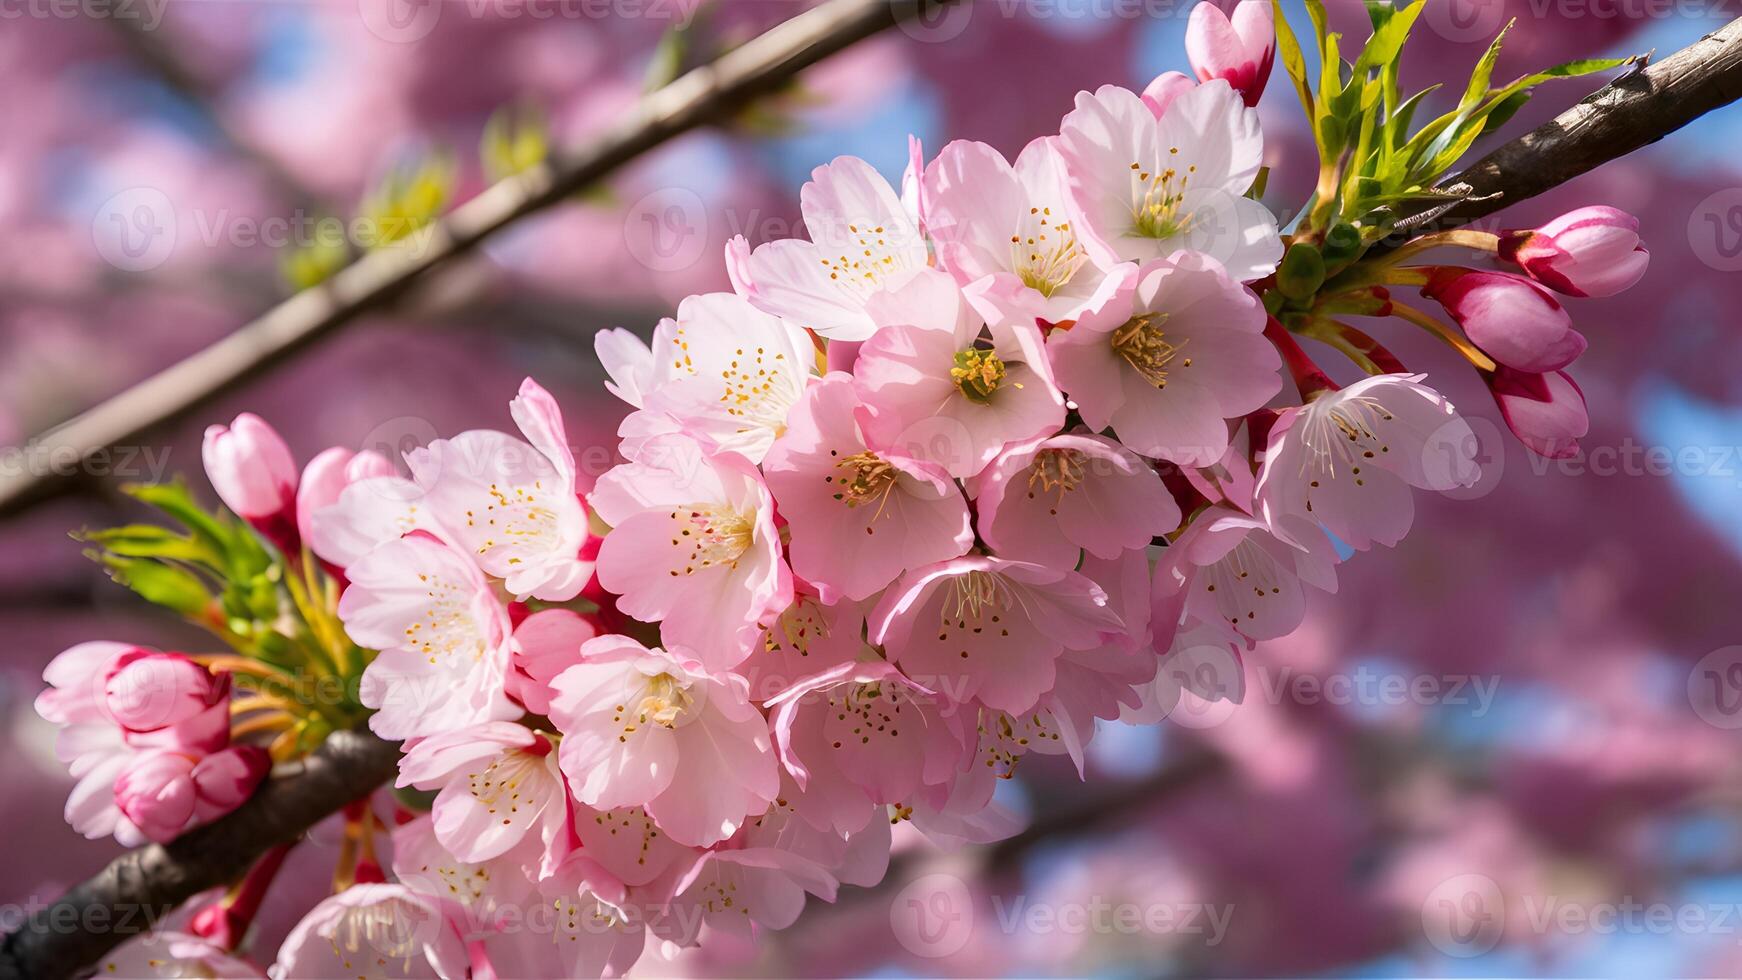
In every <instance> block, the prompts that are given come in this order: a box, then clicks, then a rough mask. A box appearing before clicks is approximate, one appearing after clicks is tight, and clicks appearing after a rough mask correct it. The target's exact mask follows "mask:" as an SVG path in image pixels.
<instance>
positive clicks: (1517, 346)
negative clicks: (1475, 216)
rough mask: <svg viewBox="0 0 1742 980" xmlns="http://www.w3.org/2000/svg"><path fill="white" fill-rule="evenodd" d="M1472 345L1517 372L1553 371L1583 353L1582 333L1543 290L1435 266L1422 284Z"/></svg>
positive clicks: (1516, 279)
mask: <svg viewBox="0 0 1742 980" xmlns="http://www.w3.org/2000/svg"><path fill="white" fill-rule="evenodd" d="M1421 292H1422V295H1423V296H1427V297H1429V298H1431V299H1433V300H1435V301H1437V302H1438V303H1439V304H1440V305H1441V306H1444V307H1445V308H1446V312H1447V313H1450V314H1451V315H1452V319H1454V320H1457V321H1458V325H1459V326H1461V327H1463V328H1464V332H1465V333H1466V334H1469V336H1470V339H1471V340H1472V341H1474V342H1475V344H1476V346H1477V347H1480V348H1482V350H1483V351H1485V352H1486V353H1487V354H1488V355H1489V356H1490V357H1492V358H1494V360H1496V361H1498V362H1499V363H1501V364H1504V365H1505V366H1507V367H1510V368H1515V369H1517V370H1519V371H1527V372H1532V373H1535V372H1543V371H1556V370H1559V369H1560V368H1563V367H1566V366H1567V365H1568V364H1571V363H1572V362H1573V361H1574V360H1575V359H1577V358H1578V356H1579V355H1580V354H1583V353H1584V352H1585V346H1586V341H1585V337H1584V335H1583V334H1581V333H1579V332H1578V331H1577V330H1574V329H1573V321H1572V318H1571V317H1569V316H1567V312H1566V310H1564V309H1562V308H1561V304H1560V303H1559V302H1557V301H1556V300H1555V298H1554V295H1553V294H1552V293H1550V292H1549V291H1548V290H1547V289H1544V288H1543V287H1541V286H1539V285H1537V284H1536V283H1534V282H1532V281H1530V280H1529V279H1526V278H1524V277H1523V276H1514V275H1509V274H1507V273H1504V272H1488V271H1484V270H1478V269H1459V268H1451V267H1446V268H1440V269H1435V270H1434V271H1433V272H1432V273H1431V274H1430V277H1429V281H1428V284H1427V285H1426V286H1423V287H1422V290H1421Z"/></svg>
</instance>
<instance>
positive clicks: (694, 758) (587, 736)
mask: <svg viewBox="0 0 1742 980" xmlns="http://www.w3.org/2000/svg"><path fill="white" fill-rule="evenodd" d="M581 653H582V657H583V659H582V662H581V663H579V664H576V665H575V666H573V667H570V668H568V669H567V670H565V671H563V672H562V674H561V675H559V676H558V677H557V679H556V680H555V681H553V682H552V687H553V688H554V689H555V691H556V696H555V697H554V698H553V699H552V700H551V709H550V710H551V714H550V717H551V720H552V721H554V722H555V723H556V725H557V727H558V728H559V729H560V730H561V732H562V735H563V739H562V744H561V747H560V749H559V750H558V756H559V762H560V764H561V766H562V771H563V774H564V775H566V776H567V777H568V779H569V783H570V786H571V787H572V789H573V792H574V795H575V798H576V799H578V800H580V801H581V802H582V803H585V804H586V805H588V806H590V807H593V808H595V809H600V810H611V809H616V808H619V807H630V806H645V807H647V812H648V814H649V815H650V816H652V817H653V819H654V821H655V822H656V823H657V824H658V825H659V828H660V830H661V831H663V832H664V833H666V834H668V835H670V836H671V838H672V839H673V840H676V841H677V842H678V843H681V844H690V845H694V846H698V847H705V846H708V845H710V844H714V843H716V842H718V841H721V840H724V839H726V838H727V837H730V836H731V835H732V834H733V832H735V831H736V830H737V829H738V827H740V826H742V825H743V822H744V820H745V818H746V817H749V816H753V815H755V814H757V813H761V812H762V811H763V810H764V809H766V808H767V807H768V804H769V803H771V802H773V800H774V796H775V793H776V791H777V790H778V789H779V786H780V778H779V775H778V773H777V771H776V766H775V758H774V752H773V746H772V744H771V740H770V738H769V733H768V724H767V722H766V721H764V720H763V718H762V715H761V714H760V713H759V712H757V710H756V709H755V708H754V707H752V706H751V704H750V702H749V699H748V697H747V693H746V691H745V690H744V687H743V681H742V680H741V679H734V678H731V677H730V676H727V675H714V674H708V673H706V672H704V671H703V670H702V668H701V665H700V664H698V663H695V662H694V661H688V662H686V661H685V660H683V659H680V658H681V657H683V655H684V654H683V651H681V650H678V651H674V652H672V653H668V652H666V651H664V650H661V649H658V648H653V649H648V648H646V647H643V646H641V645H640V644H638V643H636V642H635V641H634V640H631V639H629V638H628V637H623V636H602V637H599V638H598V639H595V640H591V641H589V642H588V643H587V644H586V645H585V646H584V647H582V648H581Z"/></svg>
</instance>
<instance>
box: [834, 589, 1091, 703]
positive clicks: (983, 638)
mask: <svg viewBox="0 0 1742 980" xmlns="http://www.w3.org/2000/svg"><path fill="white" fill-rule="evenodd" d="M869 627H870V635H871V641H872V642H873V643H877V644H880V645H882V646H883V647H884V648H885V649H886V650H888V652H889V658H890V660H891V661H893V662H894V663H896V664H897V665H898V666H900V667H901V668H902V671H903V672H904V673H905V674H907V675H908V676H909V677H912V678H913V679H914V680H916V681H918V682H920V683H922V684H924V685H926V686H927V687H928V688H930V689H932V690H934V691H937V692H938V693H939V694H942V695H943V696H945V697H947V698H949V699H950V700H952V701H956V702H958V703H962V702H967V701H969V700H978V701H979V702H980V703H982V704H984V705H986V706H987V707H990V708H997V709H1000V710H1004V711H1013V712H1021V711H1027V710H1028V709H1029V708H1031V707H1033V706H1034V704H1035V702H1036V701H1038V700H1039V699H1040V696H1041V695H1043V694H1045V693H1046V692H1047V691H1049V690H1051V689H1052V686H1053V678H1054V672H1055V667H1054V662H1055V661H1057V660H1058V658H1059V655H1060V654H1062V653H1063V652H1064V651H1065V650H1067V649H1071V650H1084V649H1088V648H1090V647H1092V646H1096V645H1099V644H1100V642H1101V631H1103V630H1115V629H1118V628H1119V627H1120V622H1119V618H1118V617H1117V616H1116V615H1114V614H1113V612H1112V611H1111V610H1110V609H1108V608H1107V594H1106V593H1105V592H1103V591H1102V590H1101V587H1100V586H1098V585H1096V584H1095V583H1094V582H1092V581H1090V580H1089V579H1087V578H1085V577H1083V576H1082V575H1079V574H1077V573H1076V572H1073V571H1065V570H1063V569H1056V568H1048V567H1046V566H1043V565H1036V564H1033V563H1031V562H1021V561H1006V560H1004V559H1001V558H989V557H983V556H977V555H969V556H966V557H962V558H954V559H950V560H948V561H943V562H939V563H937V564H935V565H929V566H926V567H923V568H918V569H915V570H913V571H910V572H908V573H907V574H905V575H903V576H902V577H901V579H900V580H899V581H897V582H896V583H895V585H894V586H893V587H892V588H891V589H890V590H889V591H888V592H887V593H885V594H884V596H883V599H882V600H881V601H880V602H879V603H878V604H877V608H876V609H875V610H873V611H872V613H871V616H870V619H869Z"/></svg>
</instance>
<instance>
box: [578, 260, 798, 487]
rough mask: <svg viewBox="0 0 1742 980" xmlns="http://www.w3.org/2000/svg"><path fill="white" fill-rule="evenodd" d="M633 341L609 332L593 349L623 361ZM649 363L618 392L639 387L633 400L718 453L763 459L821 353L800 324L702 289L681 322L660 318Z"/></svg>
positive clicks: (682, 310) (680, 311) (681, 311)
mask: <svg viewBox="0 0 1742 980" xmlns="http://www.w3.org/2000/svg"><path fill="white" fill-rule="evenodd" d="M632 343H639V341H636V340H634V338H628V339H620V338H617V337H616V336H615V335H613V334H611V333H609V332H606V333H601V334H600V336H599V339H598V341H597V342H596V344H595V346H597V347H598V348H599V349H600V351H601V352H602V356H603V352H608V353H609V354H610V356H611V357H612V358H613V360H614V361H615V362H616V363H619V364H624V363H631V362H633V360H634V359H635V358H636V357H637V356H638V354H637V353H635V352H633V348H632V347H631V346H630V345H631V344H632ZM619 358H621V359H623V360H618V359H619ZM647 361H648V367H647V369H646V370H645V371H644V372H641V373H640V374H638V375H636V380H634V381H629V380H627V378H628V377H629V369H628V368H623V369H621V370H624V371H625V376H626V379H625V380H624V381H623V382H621V383H620V385H619V388H618V389H617V390H618V391H631V392H634V393H635V400H634V401H633V402H632V404H634V405H635V406H636V407H637V408H642V409H645V410H646V411H649V412H656V413H663V414H665V415H668V416H670V417H671V418H672V419H673V420H675V421H676V422H677V423H678V426H679V427H680V428H681V429H682V431H684V432H685V433H688V434H689V435H692V436H694V437H696V438H697V439H698V440H699V441H701V442H703V443H705V444H707V445H708V446H710V447H711V448H713V449H714V450H716V451H719V452H736V453H739V454H741V455H743V456H744V457H745V458H747V459H749V460H750V461H751V462H752V463H760V462H762V457H763V456H764V455H766V454H767V452H768V447H769V445H770V444H771V443H772V442H773V441H774V439H775V437H776V436H778V435H780V433H781V432H783V431H784V430H785V428H786V416H787V412H788V411H790V410H791V408H792V406H793V404H794V403H796V402H797V401H798V399H799V396H800V395H802V394H804V388H805V384H806V381H807V380H808V379H809V378H810V377H811V376H812V370H811V369H812V367H813V365H814V364H815V361H816V357H815V348H814V347H813V346H812V344H811V342H810V340H809V339H808V338H807V337H805V335H804V333H803V332H802V331H800V330H799V329H798V328H797V327H794V326H793V325H791V324H790V323H788V322H786V321H784V320H781V319H779V318H777V317H774V316H771V315H769V314H767V313H764V312H762V311H761V310H758V309H757V308H756V307H754V306H752V305H750V304H749V303H748V302H746V301H745V300H744V299H743V298H742V297H740V296H736V295H734V294H732V293H704V294H701V295H698V296H691V297H689V298H687V299H685V300H684V301H683V302H682V303H681V304H679V305H678V308H677V319H675V320H671V319H667V320H661V321H660V324H659V326H658V327H657V328H656V329H655V330H654V333H653V345H652V348H651V349H650V350H648V351H647ZM626 400H627V399H626ZM620 434H623V435H628V434H630V433H629V432H623V433H620ZM629 455H631V457H632V458H633V456H634V455H635V454H634V453H631V454H629Z"/></svg>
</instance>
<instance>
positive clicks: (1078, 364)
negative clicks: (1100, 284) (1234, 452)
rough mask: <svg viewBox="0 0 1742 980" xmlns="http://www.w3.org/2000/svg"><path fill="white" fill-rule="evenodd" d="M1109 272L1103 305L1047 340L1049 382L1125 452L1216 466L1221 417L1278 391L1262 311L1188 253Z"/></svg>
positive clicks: (1224, 433)
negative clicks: (1112, 281) (1110, 287)
mask: <svg viewBox="0 0 1742 980" xmlns="http://www.w3.org/2000/svg"><path fill="white" fill-rule="evenodd" d="M1115 276H1117V277H1120V278H1119V280H1118V281H1119V283H1120V285H1119V287H1118V288H1117V289H1116V290H1114V291H1113V292H1112V293H1111V295H1109V296H1108V298H1107V300H1106V302H1104V303H1103V304H1102V305H1101V306H1100V307H1098V308H1097V309H1094V310H1091V311H1087V312H1085V313H1084V314H1083V316H1082V317H1081V318H1079V319H1078V320H1077V322H1076V324H1075V325H1074V326H1072V327H1071V328H1070V329H1069V330H1054V331H1053V332H1052V334H1051V336H1049V337H1048V338H1047V352H1048V353H1049V354H1050V355H1051V357H1052V364H1053V373H1054V377H1055V378H1056V379H1057V380H1058V383H1059V386H1060V387H1062V388H1063V389H1064V390H1065V393H1066V394H1068V395H1069V396H1070V397H1071V399H1072V400H1073V401H1075V402H1076V404H1077V410H1078V412H1079V413H1081V415H1082V417H1083V421H1084V422H1086V423H1088V426H1089V428H1091V429H1096V430H1099V429H1104V428H1106V427H1107V426H1108V425H1111V426H1113V428H1114V429H1115V430H1116V431H1117V433H1118V435H1119V441H1120V442H1122V443H1124V444H1125V445H1126V446H1128V447H1129V448H1131V449H1133V450H1136V451H1137V452H1139V453H1142V454H1143V455H1145V456H1158V457H1160V458H1162V459H1166V460H1169V461H1172V462H1175V463H1179V464H1180V465H1182V466H1194V465H1195V466H1206V465H1209V464H1211V463H1214V462H1216V461H1217V460H1218V459H1220V458H1221V457H1222V454H1223V452H1224V451H1225V450H1226V449H1227V448H1228V423H1227V421H1226V420H1227V419H1232V418H1238V417H1240V416H1242V415H1245V414H1246V413H1248V412H1251V411H1253V410H1255V409H1258V408H1261V407H1263V406H1264V403H1265V402H1267V401H1269V400H1270V397H1271V396H1272V395H1275V394H1276V393H1277V391H1279V390H1280V389H1281V387H1282V375H1281V374H1280V373H1279V372H1278V368H1279V367H1280V366H1281V364H1282V361H1281V358H1280V357H1279V356H1278V355H1277V353H1276V350H1275V348H1273V347H1272V346H1271V345H1270V342H1269V341H1267V340H1265V339H1264V336H1263V333H1264V324H1265V315H1264V308H1263V306H1262V305H1260V304H1259V302H1258V299H1257V297H1255V296H1253V295H1252V293H1251V292H1250V291H1248V290H1247V289H1246V288H1245V287H1243V286H1241V285H1240V284H1239V283H1236V282H1234V281H1232V280H1231V279H1229V278H1228V276H1227V275H1226V274H1225V273H1224V272H1223V270H1222V268H1221V267H1220V266H1219V265H1217V264H1216V262H1215V261H1214V260H1212V259H1209V258H1206V257H1205V256H1202V255H1198V254H1196V253H1191V252H1184V253H1180V254H1178V255H1174V256H1172V257H1171V258H1166V259H1158V260H1156V261H1153V262H1148V263H1145V264H1144V265H1142V266H1141V267H1138V268H1131V267H1126V269H1124V270H1123V271H1121V272H1116V273H1113V274H1112V275H1110V276H1109V278H1113V277H1115Z"/></svg>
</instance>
